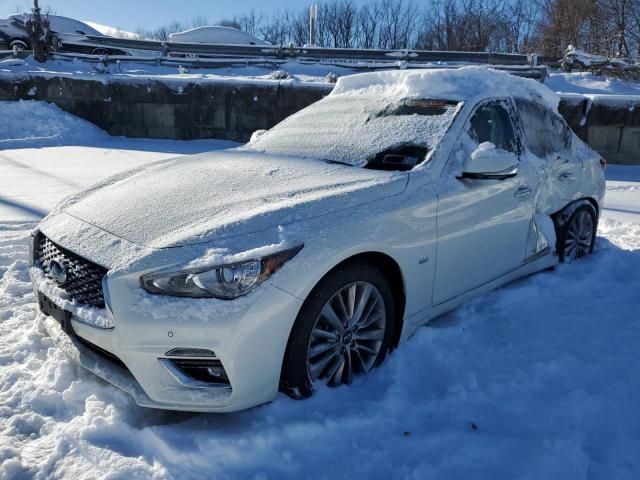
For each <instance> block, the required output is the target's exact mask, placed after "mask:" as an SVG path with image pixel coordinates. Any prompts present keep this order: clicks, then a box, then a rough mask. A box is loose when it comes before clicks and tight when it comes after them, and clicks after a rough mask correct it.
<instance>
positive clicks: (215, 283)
mask: <svg viewBox="0 0 640 480" xmlns="http://www.w3.org/2000/svg"><path fill="white" fill-rule="evenodd" d="M302 247H303V245H299V246H296V247H294V248H291V249H288V250H285V251H282V252H278V253H275V254H273V255H267V256H265V257H263V258H261V259H257V260H247V261H244V262H238V263H233V264H228V265H220V266H215V267H209V268H201V269H190V270H183V271H181V272H168V273H167V272H163V273H151V274H148V275H143V276H142V277H140V285H141V286H142V288H144V289H145V290H146V291H147V292H149V293H155V294H164V295H171V296H175V297H193V298H221V299H224V300H231V299H234V298H238V297H241V296H242V295H246V294H247V293H249V292H250V291H251V290H253V289H254V288H255V287H257V286H258V285H260V284H261V283H262V282H264V281H265V280H266V279H267V278H269V277H270V276H271V274H273V273H274V272H276V271H277V270H279V269H280V267H282V265H284V264H285V262H286V261H287V260H290V259H292V258H293V257H295V256H296V255H297V253H298V252H299V251H300V250H302Z"/></svg>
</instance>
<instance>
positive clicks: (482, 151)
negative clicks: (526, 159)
mask: <svg viewBox="0 0 640 480" xmlns="http://www.w3.org/2000/svg"><path fill="white" fill-rule="evenodd" d="M516 173H518V157H517V156H516V154H515V153H512V152H507V151H506V150H502V149H500V148H496V146H495V145H494V144H493V143H491V142H485V143H481V144H480V146H479V147H478V149H477V150H475V151H474V152H473V153H472V154H471V157H470V158H468V159H467V160H466V161H465V163H464V171H463V172H462V177H463V178H474V179H486V180H504V179H506V178H511V177H515V176H516Z"/></svg>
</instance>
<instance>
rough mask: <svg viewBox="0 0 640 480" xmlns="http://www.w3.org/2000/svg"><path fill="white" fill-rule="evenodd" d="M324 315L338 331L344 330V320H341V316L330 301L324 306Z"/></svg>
mask: <svg viewBox="0 0 640 480" xmlns="http://www.w3.org/2000/svg"><path fill="white" fill-rule="evenodd" d="M322 316H323V317H324V318H326V319H327V321H328V322H329V324H331V326H332V327H333V328H334V329H335V330H336V331H337V332H340V333H342V332H344V325H343V324H342V321H340V318H339V317H338V315H337V314H336V312H335V311H334V310H333V307H332V306H331V305H330V304H329V303H327V304H326V305H325V306H324V307H323V309H322Z"/></svg>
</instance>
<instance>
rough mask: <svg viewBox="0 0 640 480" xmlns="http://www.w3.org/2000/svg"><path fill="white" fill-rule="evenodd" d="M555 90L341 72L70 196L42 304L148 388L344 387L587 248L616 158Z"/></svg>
mask: <svg viewBox="0 0 640 480" xmlns="http://www.w3.org/2000/svg"><path fill="white" fill-rule="evenodd" d="M557 105H558V98H557V97H556V96H555V94H553V93H552V92H551V91H549V90H548V89H547V88H546V87H544V86H543V85H541V84H538V83H537V82H535V81H532V80H526V79H520V78H516V77H512V76H509V75H508V74H506V73H501V72H496V71H492V70H489V69H485V68H464V69H459V70H424V71H403V72H385V73H367V74H361V75H354V76H351V77H343V78H341V79H340V80H339V81H338V83H337V85H336V87H335V89H334V91H333V92H332V93H331V94H330V95H329V96H328V97H326V98H324V99H323V100H321V101H319V102H317V103H315V104H313V105H311V106H309V107H308V108H305V109H304V110H301V111H300V112H298V113H296V114H294V115H292V116H291V117H289V118H288V119H286V120H284V121H283V122H281V123H280V124H279V125H277V126H275V127H274V128H273V129H271V130H269V131H267V132H261V133H259V134H255V135H254V138H253V139H252V141H251V142H250V143H248V144H247V145H245V146H243V147H240V148H237V149H232V150H227V151H223V152H218V153H206V154H201V155H197V156H194V157H182V158H178V159H173V160H169V161H161V162H158V163H155V164H152V165H150V166H146V167H143V168H139V169H137V170H134V171H131V172H128V173H126V174H121V175H118V176H116V177H113V178H110V179H108V180H106V181H104V182H102V183H100V184H98V185H95V186H93V187H91V188H89V189H87V190H85V191H84V192H81V193H80V194H78V195H75V196H73V197H71V198H69V199H67V200H65V201H64V202H63V203H62V204H61V205H59V206H58V207H57V208H56V209H55V210H54V211H53V212H52V213H51V214H50V215H49V216H48V217H47V218H45V219H44V220H43V221H42V223H41V224H40V225H39V227H38V230H37V231H36V232H35V233H34V236H33V242H32V250H33V254H32V259H33V266H32V268H31V270H30V273H31V276H32V279H33V282H34V286H35V290H36V293H37V296H38V300H39V306H40V309H41V311H42V314H40V315H39V321H40V322H42V324H43V325H44V327H45V328H46V329H47V330H48V331H49V333H50V335H51V336H52V337H53V338H54V339H55V341H56V343H57V344H58V345H59V346H60V347H61V348H63V349H64V350H65V351H67V352H68V353H69V354H70V355H72V356H73V357H74V358H75V359H76V360H78V361H79V362H80V363H81V364H82V365H83V366H85V367H86V368H88V369H90V370H91V371H93V372H95V373H96V374H97V375H99V376H101V377H102V378H104V379H106V380H107V381H109V382H111V383H113V384H114V385H116V386H118V387H119V388H121V389H123V390H125V391H127V392H129V393H130V394H131V395H132V396H133V397H134V399H135V400H136V402H137V403H139V404H140V405H144V406H149V407H156V408H163V409H176V410H192V411H216V412H223V411H234V410H239V409H244V408H248V407H251V406H254V405H258V404H261V403H264V402H268V401H270V400H273V399H274V398H275V397H276V395H277V393H278V390H279V389H280V390H282V391H284V392H286V393H287V394H289V395H291V396H293V397H296V398H302V397H307V396H309V395H311V394H312V393H313V392H314V391H315V390H316V389H317V388H320V387H322V386H323V385H329V386H339V385H343V384H349V383H350V382H351V381H352V380H353V378H354V377H356V376H359V375H364V374H367V373H369V372H371V371H372V370H373V369H374V368H375V367H376V366H378V365H379V364H380V363H381V362H382V361H383V360H384V359H385V357H386V356H387V355H388V354H389V352H390V351H391V350H392V349H394V348H396V347H397V346H398V344H399V343H401V342H402V341H403V340H405V339H407V338H408V337H409V336H410V335H411V334H412V333H413V332H414V331H415V330H416V329H417V328H418V327H419V326H421V325H424V324H425V323H427V322H428V321H429V320H431V319H433V318H434V317H436V316H438V315H440V314H442V313H443V312H446V311H448V310H451V309H453V308H456V307H457V306H458V305H460V304H461V303H463V302H464V301H466V300H468V299H470V298H472V297H475V296H477V295H480V294H482V293H485V292H487V291H489V290H491V289H494V288H496V287H499V286H500V285H503V284H505V283H507V282H509V281H511V280H514V279H516V278H518V277H522V276H524V275H529V274H532V273H534V272H537V271H540V270H543V269H548V268H551V267H553V266H554V265H555V264H556V263H558V262H559V261H562V260H574V259H577V258H579V257H582V256H584V255H586V254H589V253H591V251H592V250H593V247H594V241H595V235H596V227H597V223H598V216H599V212H600V210H601V206H602V201H603V196H604V191H605V181H604V175H603V170H604V166H605V162H604V160H602V159H601V158H600V156H599V155H598V154H596V153H595V152H593V151H592V150H590V149H589V148H588V147H587V146H585V144H584V143H583V142H582V141H581V140H580V139H578V138H577V137H576V136H575V135H574V133H573V132H572V131H571V130H570V129H569V127H568V126H567V125H566V123H565V122H564V120H563V119H562V118H561V117H560V115H558V113H557ZM372 374H374V373H372Z"/></svg>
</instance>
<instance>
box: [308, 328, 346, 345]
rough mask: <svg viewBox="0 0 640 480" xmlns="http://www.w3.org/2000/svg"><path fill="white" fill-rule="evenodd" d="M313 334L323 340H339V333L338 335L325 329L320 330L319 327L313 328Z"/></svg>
mask: <svg viewBox="0 0 640 480" xmlns="http://www.w3.org/2000/svg"><path fill="white" fill-rule="evenodd" d="M313 336H314V337H318V338H322V339H324V340H333V341H334V342H337V341H338V340H340V335H338V334H337V333H335V332H329V331H327V330H322V329H320V328H314V329H313Z"/></svg>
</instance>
